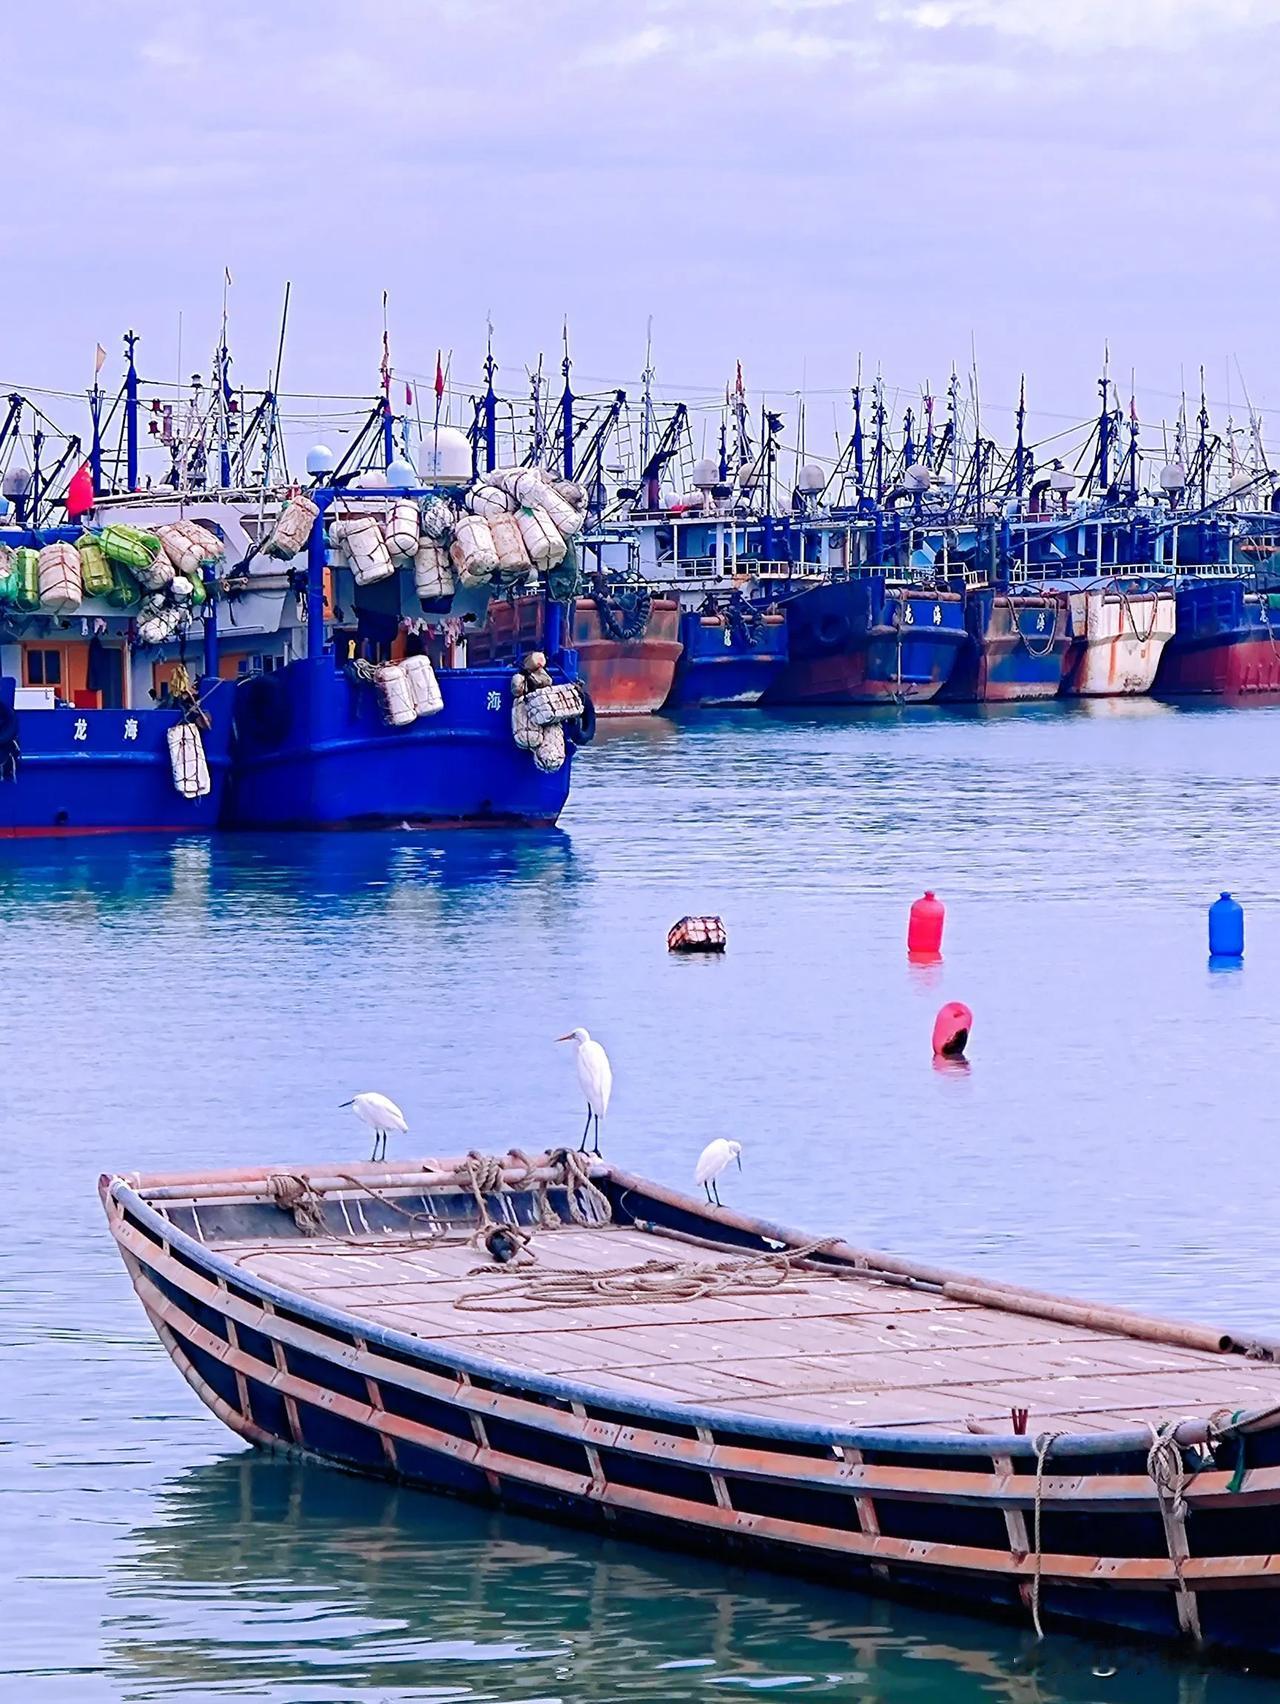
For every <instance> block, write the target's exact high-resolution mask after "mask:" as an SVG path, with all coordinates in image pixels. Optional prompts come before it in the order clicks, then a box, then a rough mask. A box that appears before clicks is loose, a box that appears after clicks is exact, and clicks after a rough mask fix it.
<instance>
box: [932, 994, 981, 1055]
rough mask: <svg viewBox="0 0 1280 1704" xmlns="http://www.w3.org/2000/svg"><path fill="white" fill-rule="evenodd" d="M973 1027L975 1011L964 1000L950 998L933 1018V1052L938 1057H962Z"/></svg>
mask: <svg viewBox="0 0 1280 1704" xmlns="http://www.w3.org/2000/svg"><path fill="white" fill-rule="evenodd" d="M972 1028H973V1013H972V1012H971V1011H970V1010H969V1008H968V1007H967V1006H966V1005H965V1004H964V1002H963V1001H962V1000H948V1001H947V1003H946V1005H945V1006H944V1007H943V1008H942V1010H941V1011H940V1012H939V1013H938V1015H937V1017H936V1018H935V1019H934V1020H933V1052H934V1057H935V1058H938V1059H961V1058H963V1057H964V1050H965V1047H966V1045H967V1043H968V1040H969V1031H970V1030H971V1029H972Z"/></svg>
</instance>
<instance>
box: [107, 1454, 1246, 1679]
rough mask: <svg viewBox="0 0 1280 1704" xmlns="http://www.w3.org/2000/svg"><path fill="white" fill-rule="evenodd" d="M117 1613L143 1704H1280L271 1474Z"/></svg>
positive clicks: (866, 1604) (305, 1477)
mask: <svg viewBox="0 0 1280 1704" xmlns="http://www.w3.org/2000/svg"><path fill="white" fill-rule="evenodd" d="M110 1606H111V1607H110V1609H109V1612H108V1615H107V1618H106V1625H105V1628H104V1649H105V1660H106V1663H107V1665H108V1673H109V1675H110V1677H111V1678H112V1680H113V1681H114V1682H115V1683H116V1684H117V1685H119V1686H120V1687H121V1688H122V1695H123V1696H125V1697H128V1698H142V1697H151V1698H154V1697H157V1696H164V1695H168V1694H174V1693H186V1694H189V1695H195V1696H206V1697H217V1696H220V1695H222V1694H224V1693H231V1692H235V1693H238V1694H240V1695H250V1696H254V1695H256V1696H270V1697H273V1698H275V1697H286V1696H287V1697H290V1698H292V1697H303V1696H305V1697H307V1698H317V1699H319V1698H323V1699H324V1700H326V1701H328V1700H346V1699H360V1700H365V1699H370V1700H372V1699H375V1698H376V1699H380V1700H381V1699H388V1700H390V1699H396V1700H398V1699H407V1698H410V1697H412V1698H417V1699H421V1698H433V1699H443V1700H452V1699H459V1700H461V1699H478V1698H484V1699H500V1700H526V1701H527V1700H531V1699H538V1700H550V1699H564V1700H604V1699H629V1698H634V1699H654V1700H662V1701H663V1704H680V1701H682V1700H686V1699H695V1698H696V1699H704V1700H713V1699H715V1698H719V1697H726V1696H728V1697H732V1696H735V1695H738V1694H749V1693H754V1692H758V1691H775V1690H777V1691H784V1692H786V1693H788V1694H789V1695H791V1696H795V1697H801V1698H805V1697H819V1696H825V1697H838V1698H854V1697H856V1698H858V1699H862V1700H867V1701H875V1700H883V1701H885V1704H900V1701H902V1700H907V1699H920V1698H936V1699H942V1698H945V1699H946V1700H947V1704H967V1701H970V1700H973V1701H975V1704H976V1701H977V1700H979V1699H982V1700H997V1701H1000V1700H1006V1701H1008V1704H1058V1701H1063V1704H1094V1701H1095V1700H1099V1699H1106V1700H1108V1701H1114V1704H1253V1701H1254V1700H1257V1701H1259V1704H1260V1701H1261V1699H1262V1698H1263V1696H1264V1692H1263V1687H1264V1685H1266V1683H1265V1682H1254V1681H1250V1680H1249V1679H1248V1678H1247V1677H1244V1676H1239V1675H1234V1674H1230V1673H1227V1672H1209V1671H1201V1670H1198V1669H1196V1668H1195V1667H1193V1666H1191V1665H1188V1664H1184V1663H1179V1662H1176V1661H1174V1660H1172V1659H1170V1658H1167V1657H1165V1656H1164V1655H1162V1654H1160V1653H1158V1652H1153V1651H1149V1650H1145V1649H1139V1648H1134V1647H1128V1646H1113V1645H1102V1644H1098V1645H1095V1644H1092V1643H1087V1642H1084V1641H1080V1640H1075V1639H1068V1638H1060V1639H1057V1640H1055V1641H1051V1642H1050V1643H1049V1644H1048V1645H1046V1646H1043V1647H1039V1648H1037V1647H1036V1646H1035V1645H1034V1643H1033V1641H1032V1639H1031V1637H1030V1635H1029V1633H1027V1632H1026V1631H1025V1630H1022V1629H1015V1628H1007V1627H1001V1626H997V1625H994V1624H992V1625H987V1624H984V1623H982V1622H979V1621H973V1620H969V1619H968V1618H960V1617H952V1616H948V1615H939V1614H937V1613H935V1612H929V1613H927V1614H926V1613H923V1612H921V1611H919V1610H917V1609H915V1608H913V1607H911V1606H906V1605H901V1604H894V1603H888V1602H885V1601H881V1600H877V1599H871V1598H867V1597H863V1596H862V1595H860V1594H858V1593H852V1592H840V1591H835V1590H832V1589H829V1588H825V1587H818V1586H812V1585H808V1584H805V1583H802V1582H791V1581H788V1580H786V1579H775V1578H772V1577H770V1576H767V1575H764V1574H756V1573H754V1572H750V1571H747V1570H742V1569H736V1568H730V1567H722V1566H718V1565H716V1564H713V1563H710V1562H699V1561H694V1560H690V1559H686V1558H682V1557H678V1556H671V1555H667V1554H664V1553H662V1552H657V1551H651V1550H648V1549H644V1548H641V1547H638V1546H637V1547H632V1546H626V1545H621V1544H615V1543H613V1542H611V1541H607V1540H597V1539H592V1538H589V1537H586V1536H582V1535H578V1534H575V1533H569V1532H562V1531H560V1530H559V1529H555V1528H552V1527H544V1526H542V1525H539V1524H534V1523H530V1522H525V1521H522V1520H517V1519H513V1518H511V1517H508V1516H502V1515H497V1514H493V1513H490V1512H487V1511H483V1510H476V1509H472V1508H469V1507H467V1506H466V1505H463V1504H453V1503H449V1502H446V1501H444V1500H442V1499H441V1500H438V1499H435V1498H431V1497H428V1496H425V1495H422V1494H420V1493H417V1492H413V1491H408V1490H404V1489H400V1488H395V1487H388V1486H383V1485H378V1484H375V1483H365V1482H361V1481H359V1480H355V1479H350V1478H347V1477H345V1476H343V1475H341V1474H337V1473H331V1472H328V1471H326V1470H324V1469H321V1468H313V1467H305V1466H298V1465H294V1464H291V1463H287V1462H282V1461H278V1460H274V1459H270V1458H265V1457H261V1456H258V1455H256V1454H253V1453H246V1454H240V1455H235V1456H231V1457H228V1458H225V1459H223V1460H221V1461H219V1462H216V1463H214V1464H212V1465H210V1466H207V1467H202V1468H199V1469H196V1470H194V1471H192V1472H190V1473H187V1474H184V1475H182V1476H181V1477H179V1478H177V1479H175V1480H173V1481H172V1482H170V1483H169V1484H168V1485H167V1486H165V1487H164V1488H162V1489H161V1491H160V1493H159V1494H158V1497H157V1499H156V1505H155V1509H154V1512H153V1515H152V1517H151V1519H150V1521H149V1523H148V1524H147V1525H146V1526H145V1527H142V1528H139V1529H137V1530H135V1531H134V1532H133V1534H132V1535H131V1537H130V1539H129V1540H128V1542H127V1544H126V1545H125V1546H124V1548H123V1553H122V1555H121V1558H120V1561H119V1564H118V1566H117V1568H116V1570H115V1572H114V1575H113V1577H112V1580H111V1583H110ZM294 1683H296V1684H297V1685H298V1687H299V1690H298V1691H296V1692H295V1691H294V1690H293V1684H294ZM303 1685H305V1688H306V1690H305V1692H304V1691H303V1690H302V1687H303Z"/></svg>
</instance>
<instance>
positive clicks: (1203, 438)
mask: <svg viewBox="0 0 1280 1704" xmlns="http://www.w3.org/2000/svg"><path fill="white" fill-rule="evenodd" d="M1196 425H1197V426H1198V427H1199V428H1200V442H1199V445H1198V446H1197V449H1196V459H1197V460H1198V461H1199V463H1200V507H1201V508H1202V509H1207V508H1208V506H1209V454H1208V437H1209V404H1208V403H1207V402H1206V400H1205V394H1204V368H1203V367H1201V369H1200V412H1199V414H1198V415H1197V416H1196Z"/></svg>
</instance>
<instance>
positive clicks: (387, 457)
mask: <svg viewBox="0 0 1280 1704" xmlns="http://www.w3.org/2000/svg"><path fill="white" fill-rule="evenodd" d="M395 428H396V417H395V415H394V414H393V413H392V412H391V334H390V332H389V331H388V329H387V292H386V291H385V290H384V291H383V292H382V465H383V467H390V466H391V463H392V461H393V459H394V458H395V453H396V443H395Z"/></svg>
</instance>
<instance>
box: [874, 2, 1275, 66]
mask: <svg viewBox="0 0 1280 1704" xmlns="http://www.w3.org/2000/svg"><path fill="white" fill-rule="evenodd" d="M849 3H850V4H853V3H855V0H849ZM876 14H877V17H878V19H879V20H880V22H882V23H890V22H892V21H893V20H895V19H900V20H903V21H905V22H906V23H908V24H912V25H914V26H915V27H916V28H918V29H921V30H934V31H941V30H951V29H956V30H965V29H976V30H984V31H989V32H991V33H992V34H993V35H996V36H1004V37H1007V38H1011V39H1013V40H1016V41H1020V42H1027V43H1035V44H1039V45H1042V46H1045V47H1050V48H1053V49H1055V50H1059V51H1065V52H1073V51H1074V52H1084V53H1094V52H1099V51H1106V50H1108V49H1118V48H1124V49H1134V50H1141V51H1143V52H1146V53H1152V54H1160V53H1168V52H1175V51H1176V52H1181V51H1185V50H1186V49H1187V48H1188V47H1191V46H1193V45H1195V44H1196V43H1198V42H1205V41H1222V40H1225V39H1227V38H1229V37H1231V36H1232V35H1233V34H1239V33H1242V32H1252V31H1256V30H1262V29H1270V28H1273V27H1274V24H1275V5H1274V0H919V3H918V4H915V5H907V6H905V7H904V6H900V5H899V6H886V5H881V6H878V7H877V8H876Z"/></svg>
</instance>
